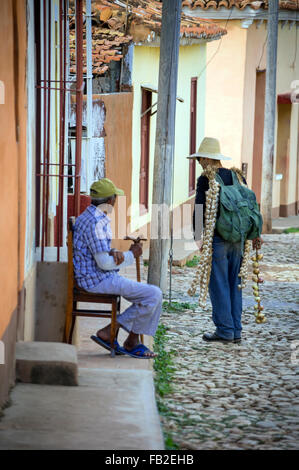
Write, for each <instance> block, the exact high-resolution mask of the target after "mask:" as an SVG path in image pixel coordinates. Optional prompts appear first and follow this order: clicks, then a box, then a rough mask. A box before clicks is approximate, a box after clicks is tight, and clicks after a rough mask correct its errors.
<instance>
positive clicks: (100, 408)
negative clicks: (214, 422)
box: [0, 368, 164, 450]
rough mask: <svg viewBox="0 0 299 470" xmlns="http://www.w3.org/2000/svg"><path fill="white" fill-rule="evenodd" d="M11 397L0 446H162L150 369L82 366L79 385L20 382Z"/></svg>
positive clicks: (0, 432) (1, 424) (2, 423)
mask: <svg viewBox="0 0 299 470" xmlns="http://www.w3.org/2000/svg"><path fill="white" fill-rule="evenodd" d="M11 400H12V406H10V407H9V408H7V409H6V410H5V415H4V417H3V418H2V419H1V420H0V449H1V450H4V449H7V450H17V449H27V450H63V449H66V450H89V449H90V450H134V449H135V450H146V449H149V450H155V449H157V450H158V449H163V448H164V447H163V438H162V433H161V428H160V422H159V416H158V414H157V409H156V404H155V397H154V388H153V380H152V373H151V372H150V371H145V370H137V371H136V370H116V369H114V368H111V369H106V370H102V369H99V368H98V369H80V370H79V386H78V387H64V386H53V385H52V386H49V385H32V384H18V385H17V386H16V387H15V388H14V390H13V391H12V394H11Z"/></svg>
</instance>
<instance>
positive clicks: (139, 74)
mask: <svg viewBox="0 0 299 470" xmlns="http://www.w3.org/2000/svg"><path fill="white" fill-rule="evenodd" d="M159 54H160V49H159V48H158V47H144V46H135V47H134V60H133V87H134V104H133V139H132V141H133V145H132V152H133V169H132V172H133V177H132V201H133V202H135V203H136V206H135V207H133V211H132V222H131V229H132V231H134V230H136V229H137V228H139V227H141V226H143V225H145V224H147V223H148V222H149V221H150V212H149V213H147V214H145V215H142V216H140V215H139V208H138V203H139V171H140V115H141V85H151V86H152V87H154V88H158V76H159ZM205 63H206V45H205V44H202V45H198V44H197V45H192V46H182V47H180V55H179V73H178V89H177V95H178V96H180V97H181V98H183V99H184V103H181V102H179V101H177V104H176V141H175V171H174V207H176V206H178V205H180V204H182V203H183V202H185V201H186V200H189V199H190V197H189V195H188V181H189V161H188V160H187V159H186V157H187V156H188V155H189V131H190V95H191V78H192V77H199V75H200V74H201V76H200V77H199V78H198V85H197V140H196V147H198V146H199V144H200V141H201V139H202V138H203V137H204V127H205V71H204V67H205ZM201 72H202V73H201ZM156 101H157V94H156V93H153V95H152V103H155V102H156ZM154 109H156V107H155V108H154ZM155 132H156V115H154V116H152V117H151V128H150V173H149V174H150V179H149V202H151V199H152V186H153V167H154V149H155ZM198 174H199V165H197V176H198Z"/></svg>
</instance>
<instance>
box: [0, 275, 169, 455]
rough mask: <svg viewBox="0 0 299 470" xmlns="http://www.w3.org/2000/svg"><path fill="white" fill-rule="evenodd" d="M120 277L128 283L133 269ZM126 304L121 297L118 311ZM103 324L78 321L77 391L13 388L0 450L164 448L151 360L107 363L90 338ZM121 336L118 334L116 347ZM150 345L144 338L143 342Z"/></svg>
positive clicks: (2, 423) (125, 359) (0, 426)
mask: <svg viewBox="0 0 299 470" xmlns="http://www.w3.org/2000/svg"><path fill="white" fill-rule="evenodd" d="M122 274H124V275H126V276H127V277H130V278H133V279H134V278H135V276H136V269H135V266H132V267H130V268H127V269H126V272H125V273H122ZM127 305H128V304H127V302H126V301H125V300H124V299H122V311H123V310H124V309H125V308H126V306H127ZM82 306H83V304H82ZM87 306H88V305H87ZM90 307H91V308H92V304H90ZM107 321H109V320H108V319H97V318H81V319H80V321H79V328H78V333H79V334H77V336H79V337H80V340H79V344H78V345H77V347H78V365H79V377H78V382H79V386H78V387H66V386H56V385H34V384H24V383H19V384H17V385H16V387H15V388H14V389H13V391H12V393H11V401H12V405H11V406H10V407H8V408H6V409H5V410H4V416H3V417H2V418H1V419H0V449H1V450H3V449H16V450H17V449H28V450H35V449H36V450H41V449H53V450H56V449H59V450H62V449H67V450H76V449H78V450H79V449H80V450H89V449H92V450H135V449H136V450H162V449H164V440H163V435H162V430H161V425H160V419H159V415H158V411H157V407H156V400H155V391H154V383H153V371H152V362H153V360H148V359H134V358H130V357H129V356H116V357H115V358H113V359H112V358H111V357H110V354H109V352H108V351H106V350H105V349H103V348H101V347H100V346H98V345H97V344H96V343H94V342H93V341H92V340H91V339H90V336H91V335H92V334H95V332H96V331H97V330H98V329H99V328H101V327H102V326H104V325H105V323H107ZM125 337H126V334H125V332H123V331H120V334H119V341H120V343H122V341H123V340H124V339H125ZM150 342H151V341H150V338H148V337H145V344H149V343H150Z"/></svg>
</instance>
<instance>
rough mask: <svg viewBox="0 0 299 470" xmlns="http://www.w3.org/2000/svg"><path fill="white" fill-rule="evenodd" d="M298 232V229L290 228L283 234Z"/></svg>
mask: <svg viewBox="0 0 299 470" xmlns="http://www.w3.org/2000/svg"><path fill="white" fill-rule="evenodd" d="M297 232H299V227H290V228H286V229H285V230H284V231H283V233H297Z"/></svg>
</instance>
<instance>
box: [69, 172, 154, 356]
mask: <svg viewBox="0 0 299 470" xmlns="http://www.w3.org/2000/svg"><path fill="white" fill-rule="evenodd" d="M123 194H124V192H123V191H122V190H121V189H118V188H116V187H115V185H114V184H113V182H112V181H110V180H109V179H108V178H102V179H101V180H99V181H96V182H95V183H93V184H92V186H91V188H90V196H91V205H90V206H89V207H87V209H86V210H85V211H84V212H83V213H82V214H81V215H80V216H79V217H78V218H77V220H76V223H75V228H74V237H73V259H74V273H75V279H76V282H77V284H78V286H79V287H81V288H82V289H85V290H86V291H88V292H94V293H100V294H113V295H121V296H122V297H124V298H125V299H127V300H128V301H130V302H132V305H131V306H130V307H128V308H127V309H126V310H125V311H124V312H123V313H121V314H120V315H118V316H117V332H118V329H119V328H120V327H122V328H123V329H125V330H126V331H127V332H128V333H129V334H128V337H127V339H126V341H125V342H124V345H123V348H122V347H120V345H119V344H118V343H117V341H116V343H115V351H116V354H127V355H129V356H132V357H136V358H144V359H150V358H152V357H154V356H155V355H154V353H153V352H152V351H150V350H149V349H148V348H147V347H146V346H144V345H143V344H139V335H142V334H145V335H150V336H154V334H155V332H156V329H157V326H158V322H159V318H160V315H161V312H162V292H161V290H160V289H159V287H156V286H153V285H150V284H143V283H139V282H136V281H132V280H130V279H126V278H125V277H123V276H120V275H119V273H118V271H119V268H122V267H125V266H128V265H130V264H132V263H133V262H134V258H137V257H139V256H140V255H141V254H142V246H141V244H133V245H131V247H130V249H129V251H127V252H121V251H118V250H115V249H111V240H112V232H111V226H110V218H109V216H108V214H109V213H111V212H112V210H113V207H114V205H115V201H116V198H117V196H118V195H123ZM110 329H111V324H109V325H108V326H106V327H105V328H102V329H100V330H98V331H97V333H96V335H93V336H91V339H93V340H94V341H95V342H96V343H97V344H99V345H100V346H102V347H104V348H105V349H108V350H110V349H111V347H110V342H109V341H110Z"/></svg>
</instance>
